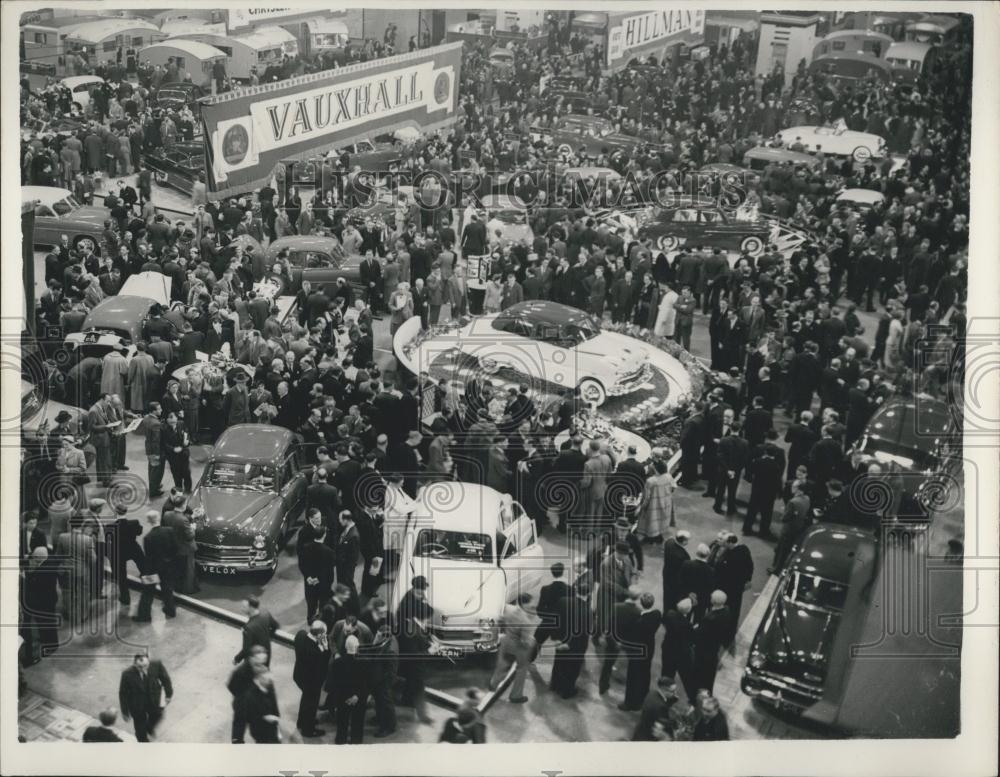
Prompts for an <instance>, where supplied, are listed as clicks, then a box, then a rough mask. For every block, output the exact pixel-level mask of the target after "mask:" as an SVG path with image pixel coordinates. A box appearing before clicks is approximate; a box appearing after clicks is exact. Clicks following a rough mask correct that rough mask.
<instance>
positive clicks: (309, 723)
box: [292, 621, 330, 737]
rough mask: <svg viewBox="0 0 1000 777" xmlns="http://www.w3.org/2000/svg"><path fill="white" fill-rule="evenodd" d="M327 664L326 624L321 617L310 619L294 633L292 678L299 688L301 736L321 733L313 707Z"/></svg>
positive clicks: (316, 703)
mask: <svg viewBox="0 0 1000 777" xmlns="http://www.w3.org/2000/svg"><path fill="white" fill-rule="evenodd" d="M329 664H330V647H329V645H328V643H327V638H326V624H325V623H323V621H313V622H312V623H310V624H309V628H308V629H299V631H298V633H297V634H296V635H295V668H294V669H293V670H292V679H293V680H294V681H295V684H296V685H297V686H298V687H299V690H300V691H302V698H301V699H300V700H299V716H298V718H297V720H296V726H298V729H299V731H301V732H302V736H304V737H318V736H322V735H323V733H324V731H323V729H320V728H316V711H317V709H318V708H319V697H320V693H321V691H322V690H323V681H324V680H325V679H326V672H327V668H328V666H329Z"/></svg>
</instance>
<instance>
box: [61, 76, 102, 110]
mask: <svg viewBox="0 0 1000 777" xmlns="http://www.w3.org/2000/svg"><path fill="white" fill-rule="evenodd" d="M59 83H60V84H61V85H62V86H64V87H66V88H67V89H69V91H70V92H71V94H72V97H71V99H72V101H73V103H74V104H76V105H77V106H79V108H80V110H81V111H83V110H86V108H87V106H88V105H90V100H91V98H92V97H93V94H94V90H95V89H97V87H99V86H102V85H103V84H104V79H103V78H101V77H100V76H69V77H68V78H64V79H62V80H61V81H60V82H59Z"/></svg>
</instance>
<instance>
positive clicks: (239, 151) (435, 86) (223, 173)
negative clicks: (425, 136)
mask: <svg viewBox="0 0 1000 777" xmlns="http://www.w3.org/2000/svg"><path fill="white" fill-rule="evenodd" d="M461 63H462V45H461V44H460V43H452V44H446V45H444V46H436V47H433V48H429V49H423V50H420V51H414V52H411V53H409V54H402V55H400V56H397V57H388V58H385V59H379V60H374V61H372V62H366V63H363V64H359V65H351V66H348V67H344V68H338V69H336V70H327V71H324V72H322V73H311V74H309V75H305V76H299V77H297V78H291V79H288V80H285V81H277V82H275V83H273V84H264V85H262V86H255V87H248V88H244V89H237V90H235V91H233V92H227V93H224V94H221V95H216V96H215V97H211V98H206V99H205V100H204V101H203V103H202V108H201V119H202V125H203V128H204V137H205V141H206V142H205V154H206V164H205V169H206V170H207V172H208V190H209V195H210V196H211V197H212V198H213V199H219V198H222V197H226V196H229V195H231V194H237V193H245V192H248V191H251V190H253V189H256V188H259V187H260V186H262V185H263V184H265V183H266V182H268V181H269V180H270V178H271V176H272V174H273V171H274V168H275V166H276V165H277V164H279V163H281V162H282V161H283V160H295V159H299V160H304V159H309V158H311V157H316V156H319V155H320V154H322V153H325V152H326V151H330V150H332V149H336V148H342V147H343V146H346V145H348V144H350V143H354V142H355V141H357V140H360V139H362V138H371V137H374V136H375V135H381V134H387V133H392V132H394V131H395V130H397V129H402V128H403V127H417V128H418V129H420V130H421V132H432V131H434V130H437V129H440V128H441V127H445V126H447V125H449V124H452V123H454V122H455V121H456V120H457V118H458V84H459V78H460V70H461Z"/></svg>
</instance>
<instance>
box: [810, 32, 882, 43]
mask: <svg viewBox="0 0 1000 777" xmlns="http://www.w3.org/2000/svg"><path fill="white" fill-rule="evenodd" d="M838 38H881V39H882V40H887V41H892V36H891V35H886V34H885V33H884V32H878V31H877V30H834V31H833V32H831V33H828V34H826V35H824V36H823V37H822V38H821V39H820V43H822V42H823V41H827V40H837V39H838Z"/></svg>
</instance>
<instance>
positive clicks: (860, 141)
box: [778, 126, 886, 162]
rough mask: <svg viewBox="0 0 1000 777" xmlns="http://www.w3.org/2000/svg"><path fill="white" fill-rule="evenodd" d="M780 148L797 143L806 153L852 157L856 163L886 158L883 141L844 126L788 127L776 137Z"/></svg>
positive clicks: (872, 135) (877, 137) (868, 133)
mask: <svg viewBox="0 0 1000 777" xmlns="http://www.w3.org/2000/svg"><path fill="white" fill-rule="evenodd" d="M778 138H779V139H780V140H781V143H782V145H784V146H787V147H788V148H791V147H792V146H793V145H794V144H795V143H801V144H802V145H803V146H804V147H805V150H806V151H813V152H815V151H822V152H823V153H824V154H836V155H838V156H849V157H853V158H854V160H855V161H857V162H866V161H868V160H869V159H872V158H873V157H874V158H876V159H879V158H881V157H884V156H885V154H886V144H885V140H884V139H883V138H881V137H879V136H878V135H874V134H872V133H870V132H856V131H855V130H849V129H847V128H846V127H844V126H834V127H821V126H804V127H789V128H788V129H783V130H781V131H780V132H779V133H778Z"/></svg>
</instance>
